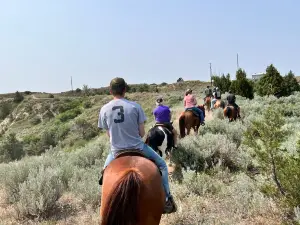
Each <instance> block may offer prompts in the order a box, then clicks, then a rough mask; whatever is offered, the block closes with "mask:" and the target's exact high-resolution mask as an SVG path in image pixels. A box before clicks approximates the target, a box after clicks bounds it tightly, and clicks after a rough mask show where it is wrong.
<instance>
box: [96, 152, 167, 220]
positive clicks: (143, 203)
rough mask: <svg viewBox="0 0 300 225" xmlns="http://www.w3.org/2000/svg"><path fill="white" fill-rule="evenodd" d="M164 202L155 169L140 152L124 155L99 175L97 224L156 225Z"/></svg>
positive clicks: (160, 182) (118, 157)
mask: <svg viewBox="0 0 300 225" xmlns="http://www.w3.org/2000/svg"><path fill="white" fill-rule="evenodd" d="M165 199H166V197H165V192H164V189H163V186H162V177H161V174H160V171H159V170H158V167H157V166H156V165H155V164H154V163H153V162H152V161H150V160H149V159H147V158H145V157H144V156H143V155H142V153H138V152H137V151H131V152H130V151H127V152H124V153H123V154H122V155H119V156H116V158H115V159H114V160H113V161H112V162H111V163H110V164H109V165H108V166H107V167H106V169H105V172H104V174H103V186H102V197H101V211H100V215H101V225H142V224H143V225H159V223H160V220H161V216H162V214H163V211H164V205H165V202H166V200H165Z"/></svg>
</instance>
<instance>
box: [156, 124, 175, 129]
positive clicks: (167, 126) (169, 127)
mask: <svg viewBox="0 0 300 225" xmlns="http://www.w3.org/2000/svg"><path fill="white" fill-rule="evenodd" d="M156 124H163V125H164V126H165V127H166V128H167V129H168V130H170V131H172V130H174V127H173V125H172V124H171V123H169V122H164V123H158V122H156Z"/></svg>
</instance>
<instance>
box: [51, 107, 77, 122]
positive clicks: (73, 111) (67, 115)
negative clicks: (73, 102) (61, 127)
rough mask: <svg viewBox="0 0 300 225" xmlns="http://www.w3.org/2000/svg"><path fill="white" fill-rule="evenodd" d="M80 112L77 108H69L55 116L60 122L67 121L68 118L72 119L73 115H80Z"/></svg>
mask: <svg viewBox="0 0 300 225" xmlns="http://www.w3.org/2000/svg"><path fill="white" fill-rule="evenodd" d="M81 113H82V112H81V110H80V109H79V108H75V109H70V110H68V111H66V112H64V113H61V114H59V115H58V116H57V118H58V119H59V120H60V121H61V122H67V121H69V120H72V119H74V118H75V117H77V116H78V115H80V114H81Z"/></svg>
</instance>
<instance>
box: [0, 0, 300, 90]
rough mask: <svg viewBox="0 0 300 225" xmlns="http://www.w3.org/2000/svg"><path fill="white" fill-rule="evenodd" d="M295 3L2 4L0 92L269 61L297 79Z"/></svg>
mask: <svg viewBox="0 0 300 225" xmlns="http://www.w3.org/2000/svg"><path fill="white" fill-rule="evenodd" d="M299 8H300V1H299V0H294V1H292V0H284V1H281V0H272V1H271V0H251V1H246V0H218V1H217V0H210V1H202V0H185V1H184V0H181V1H179V0H161V1H159V0H151V1H150V0H135V1H134V0H122V1H121V0H119V1H116V0H107V1H100V0H84V1H83V0H81V1H79V0H43V1H42V0H6V1H1V3H0V76H1V82H0V92H1V93H3V92H12V91H16V90H20V91H24V90H31V91H47V92H60V91H65V90H69V89H70V76H73V84H74V88H76V87H82V85H83V84H87V85H89V86H91V87H101V86H107V85H108V84H109V81H110V80H111V79H112V78H113V77H116V76H121V77H124V78H125V79H126V80H127V81H128V83H142V82H147V83H161V82H164V81H165V82H174V81H176V79H177V78H179V77H182V78H183V79H200V80H209V62H211V63H212V69H213V72H215V73H217V74H218V73H222V72H224V73H227V72H229V73H231V74H234V73H235V70H236V53H239V59H240V66H241V67H242V68H244V69H245V70H246V72H247V73H248V76H250V75H251V74H252V73H256V72H262V71H264V70H265V68H266V66H267V65H269V64H270V63H274V65H275V66H276V67H277V68H278V69H279V71H280V72H281V73H283V74H285V73H287V72H288V70H290V69H291V70H292V71H294V72H295V73H296V74H298V75H299V74H300V63H299V55H300V47H299V46H300V16H299Z"/></svg>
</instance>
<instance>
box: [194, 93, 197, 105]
mask: <svg viewBox="0 0 300 225" xmlns="http://www.w3.org/2000/svg"><path fill="white" fill-rule="evenodd" d="M193 99H194V104H195V105H197V99H196V96H195V95H194V96H193Z"/></svg>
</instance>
